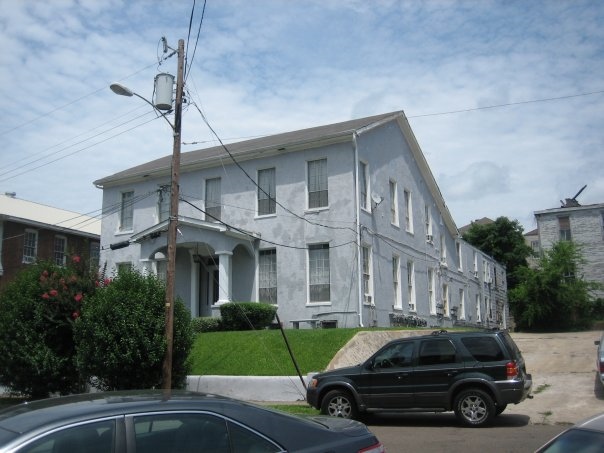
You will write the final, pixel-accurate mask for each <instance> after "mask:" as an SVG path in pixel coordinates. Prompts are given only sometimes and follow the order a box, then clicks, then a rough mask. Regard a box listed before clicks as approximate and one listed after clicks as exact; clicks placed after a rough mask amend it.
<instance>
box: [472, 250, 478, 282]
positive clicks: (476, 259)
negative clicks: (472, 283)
mask: <svg viewBox="0 0 604 453" xmlns="http://www.w3.org/2000/svg"><path fill="white" fill-rule="evenodd" d="M472 258H473V261H474V269H473V270H472V272H473V274H474V277H476V278H478V253H476V250H474V251H473V252H472Z"/></svg>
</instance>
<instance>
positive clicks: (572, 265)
mask: <svg viewBox="0 0 604 453" xmlns="http://www.w3.org/2000/svg"><path fill="white" fill-rule="evenodd" d="M582 262H583V258H582V255H581V252H580V249H579V248H578V246H577V245H576V244H574V243H573V242H570V241H560V242H558V243H556V244H554V246H553V247H552V248H551V249H550V250H547V251H546V252H545V253H544V254H543V256H542V257H541V258H540V260H539V264H538V267H537V268H536V269H529V268H523V269H522V270H521V271H520V272H519V273H518V277H519V279H520V281H519V284H518V285H517V286H516V287H515V288H514V289H512V290H511V291H510V293H509V297H510V306H511V309H512V312H513V314H514V319H515V321H516V324H517V326H518V328H519V329H527V330H536V331H556V330H577V329H585V328H588V327H589V325H590V324H591V315H592V313H593V312H594V308H595V305H594V300H593V297H592V294H591V290H592V289H594V288H595V286H594V284H593V283H591V282H586V281H585V280H583V279H582V278H580V277H579V275H578V270H579V268H580V265H581V263H582Z"/></svg>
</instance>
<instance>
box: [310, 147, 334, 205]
mask: <svg viewBox="0 0 604 453" xmlns="http://www.w3.org/2000/svg"><path fill="white" fill-rule="evenodd" d="M307 165H308V183H307V190H308V208H309V209H317V208H325V207H327V206H328V202H329V195H328V188H327V159H319V160H311V161H308V163H307Z"/></svg>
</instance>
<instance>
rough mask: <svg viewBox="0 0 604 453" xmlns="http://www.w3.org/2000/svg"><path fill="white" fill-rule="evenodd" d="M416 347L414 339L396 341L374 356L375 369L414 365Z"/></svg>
mask: <svg viewBox="0 0 604 453" xmlns="http://www.w3.org/2000/svg"><path fill="white" fill-rule="evenodd" d="M414 349H415V343H414V342H412V341H406V342H402V343H394V344H392V345H391V346H388V347H386V348H385V349H384V350H383V351H382V352H380V353H379V354H378V355H376V356H375V357H374V359H373V366H374V368H375V369H380V368H406V367H410V366H411V365H413V350H414Z"/></svg>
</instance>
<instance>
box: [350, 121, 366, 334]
mask: <svg viewBox="0 0 604 453" xmlns="http://www.w3.org/2000/svg"><path fill="white" fill-rule="evenodd" d="M357 137H358V133H357V131H354V132H353V134H352V146H353V148H354V165H353V167H352V168H354V205H355V206H354V212H355V216H356V226H357V277H358V282H357V289H358V299H359V327H364V326H363V294H362V293H363V285H362V282H361V213H360V209H359V206H360V204H359V148H358V146H357Z"/></svg>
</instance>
